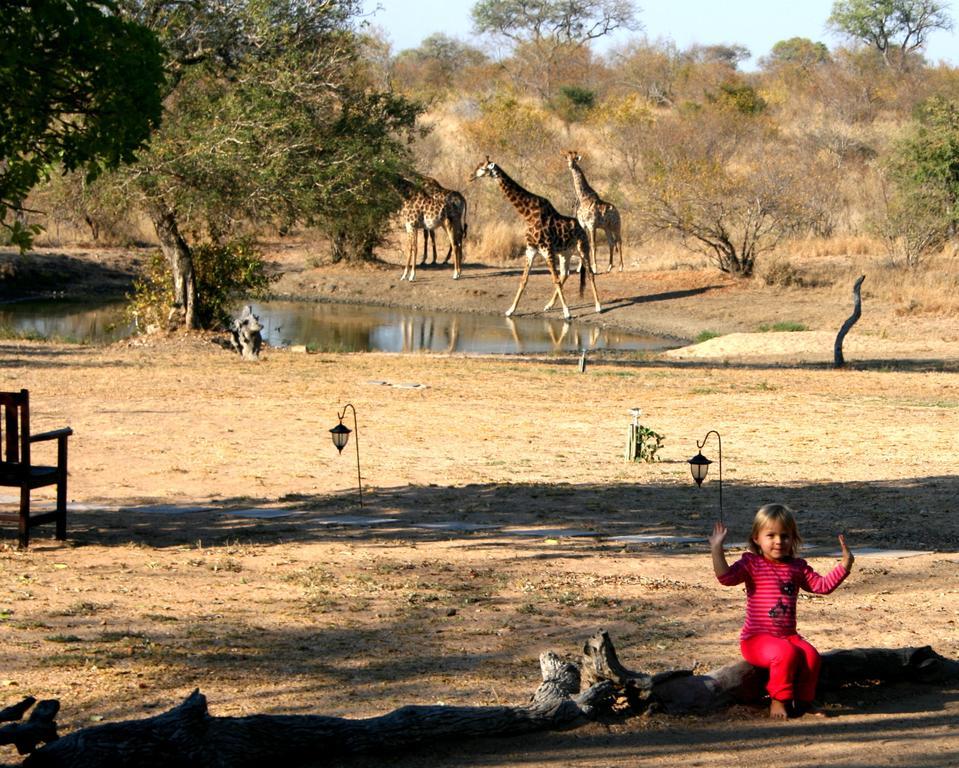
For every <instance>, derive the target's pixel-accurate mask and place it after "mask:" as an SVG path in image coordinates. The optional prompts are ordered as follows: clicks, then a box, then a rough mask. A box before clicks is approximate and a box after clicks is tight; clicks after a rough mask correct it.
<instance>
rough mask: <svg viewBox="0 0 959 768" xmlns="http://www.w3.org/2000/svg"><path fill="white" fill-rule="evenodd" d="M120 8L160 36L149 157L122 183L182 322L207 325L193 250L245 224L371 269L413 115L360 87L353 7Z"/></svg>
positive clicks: (278, 0)
mask: <svg viewBox="0 0 959 768" xmlns="http://www.w3.org/2000/svg"><path fill="white" fill-rule="evenodd" d="M122 2H123V7H124V8H125V10H126V12H127V13H128V14H129V15H130V16H131V17H132V18H135V19H138V20H140V21H143V22H145V23H148V24H150V25H151V27H153V28H155V29H156V32H157V34H158V36H159V37H160V39H161V41H162V42H163V44H164V46H165V47H166V51H167V55H168V62H169V64H168V71H169V79H170V83H171V89H170V92H169V94H168V95H167V98H166V100H165V107H166V112H165V115H164V122H163V127H162V129H161V130H160V131H158V132H157V134H156V135H155V136H154V138H153V140H152V142H151V146H150V152H149V153H146V154H144V155H143V156H142V157H141V159H140V162H139V163H138V164H137V165H136V166H135V167H134V168H133V169H132V172H131V173H129V174H126V175H125V176H124V178H123V179H120V180H118V182H117V183H123V184H126V185H128V186H129V187H130V188H131V189H135V190H136V191H137V192H138V194H139V195H140V198H141V200H142V202H143V205H144V208H145V210H146V211H147V213H148V214H149V216H150V218H151V220H152V222H153V225H154V229H155V230H156V233H157V237H158V238H159V241H160V246H161V249H162V251H163V253H164V255H165V257H166V259H167V262H168V263H169V265H170V272H171V276H172V285H173V293H172V302H173V304H174V306H175V307H176V308H177V310H178V313H179V315H180V317H181V318H182V323H183V324H184V325H185V326H186V327H189V328H193V327H198V326H200V325H202V324H203V323H204V322H205V318H208V317H209V313H207V312H206V311H205V310H204V308H203V307H202V306H201V305H202V303H203V301H204V300H205V297H204V296H203V295H202V294H201V292H200V288H201V286H200V284H199V282H198V280H197V274H196V272H197V270H196V265H195V261H194V255H193V248H192V247H191V242H193V243H197V242H203V241H204V238H205V239H206V241H209V242H212V243H217V242H219V241H221V240H223V239H226V238H228V237H231V236H232V235H233V234H234V233H235V231H236V230H237V228H238V226H239V225H240V224H241V223H247V222H250V223H253V224H254V225H256V224H259V223H264V222H276V223H279V224H281V225H285V226H289V225H291V224H292V223H295V222H302V223H305V224H307V225H313V226H316V227H318V228H319V229H320V230H321V232H323V233H324V234H326V235H327V236H328V237H329V240H330V243H331V249H332V255H333V257H334V259H363V258H372V249H373V247H374V246H375V245H376V244H377V243H378V242H379V238H380V237H381V236H382V235H381V233H382V232H383V231H384V224H385V220H386V218H387V217H388V216H389V214H390V213H391V212H392V211H393V210H395V209H396V208H397V207H398V206H399V204H400V199H399V196H398V195H397V193H396V192H395V191H394V190H393V187H392V182H393V180H394V179H395V178H396V176H397V175H400V174H402V173H405V172H407V171H408V168H409V165H410V155H409V150H408V149H407V142H406V139H407V138H408V137H409V136H410V135H411V132H412V131H413V130H414V127H415V121H416V118H417V116H418V114H419V110H420V108H419V107H418V106H417V105H416V104H413V103H411V102H409V101H406V100H404V99H402V98H400V97H397V96H395V95H393V94H391V93H389V92H383V91H378V90H376V88H374V87H373V86H372V85H371V84H370V83H369V81H368V79H367V77H366V70H365V68H364V66H363V64H362V62H361V61H360V60H359V56H358V51H359V47H360V45H359V43H360V40H359V38H358V36H357V35H356V33H355V31H354V30H353V28H352V26H351V24H352V19H353V18H354V16H356V15H357V14H358V13H359V10H360V3H359V1H358V0H299V1H298V2H289V1H288V0H233V1H232V2H230V3H226V4H218V5H216V6H215V7H214V6H213V5H211V4H209V3H207V2H203V1H202V0H122Z"/></svg>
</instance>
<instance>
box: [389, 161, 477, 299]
mask: <svg viewBox="0 0 959 768" xmlns="http://www.w3.org/2000/svg"><path fill="white" fill-rule="evenodd" d="M397 186H398V188H399V192H400V195H401V196H402V197H403V206H402V208H400V220H401V221H402V222H403V227H404V229H406V236H407V239H406V265H405V266H404V267H403V274H402V276H401V277H400V280H406V279H407V276H409V281H410V282H413V280H414V278H415V277H416V241H417V232H418V230H420V229H423V230H425V231H426V232H430V231H431V230H434V229H436V228H437V227H443V228H444V229H445V230H446V234H447V236H448V237H449V239H450V249H451V250H452V253H453V279H454V280H458V279H459V276H460V266H461V264H462V259H463V233H464V232H463V217H464V216H465V213H466V206H465V200H464V205H463V206H462V208H458V207H456V203H455V202H454V204H453V206H451V205H450V202H449V195H450V194H451V193H453V190H448V189H444V188H443V187H442V186H440V184H439V182H437V181H435V180H434V179H427V178H425V177H424V178H421V179H418V180H417V181H410V180H409V179H404V178H400V179H399V181H398V183H397ZM453 194H456V195H459V193H458V192H456V193H453ZM459 196H460V197H462V195H459ZM454 208H455V210H454Z"/></svg>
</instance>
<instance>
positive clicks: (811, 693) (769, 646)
mask: <svg viewBox="0 0 959 768" xmlns="http://www.w3.org/2000/svg"><path fill="white" fill-rule="evenodd" d="M739 647H740V648H741V649H742V653H743V658H744V659H745V660H746V661H748V662H749V663H750V664H752V665H753V666H754V667H763V668H765V669H768V670H769V683H768V685H767V686H766V690H767V691H769V695H770V696H771V697H772V698H774V699H777V700H779V701H793V700H795V701H812V700H813V699H815V698H816V683H818V682H819V666H820V663H821V662H820V659H819V651H817V650H816V649H815V648H813V647H812V646H811V645H810V644H809V643H808V642H806V641H805V640H803V639H802V638H801V637H800V636H799V635H792V636H790V637H773V636H772V635H755V636H754V637H751V638H749V639H748V640H743V641H742V642H741V643H740V644H739Z"/></svg>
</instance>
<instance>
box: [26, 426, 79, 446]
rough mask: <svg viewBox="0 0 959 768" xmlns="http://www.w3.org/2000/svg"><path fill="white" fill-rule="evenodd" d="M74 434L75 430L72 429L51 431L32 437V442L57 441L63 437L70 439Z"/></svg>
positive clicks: (64, 428)
mask: <svg viewBox="0 0 959 768" xmlns="http://www.w3.org/2000/svg"><path fill="white" fill-rule="evenodd" d="M72 434H73V430H72V429H71V428H70V427H62V428H61V429H51V430H50V431H49V432H41V433H40V434H38V435H30V442H31V443H39V442H40V441H41V440H56V439H58V438H61V437H70V435H72Z"/></svg>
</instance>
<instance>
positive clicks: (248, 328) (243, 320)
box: [230, 304, 263, 360]
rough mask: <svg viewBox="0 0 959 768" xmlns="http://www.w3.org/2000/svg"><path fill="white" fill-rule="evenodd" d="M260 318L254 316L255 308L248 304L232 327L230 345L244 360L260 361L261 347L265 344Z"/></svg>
mask: <svg viewBox="0 0 959 768" xmlns="http://www.w3.org/2000/svg"><path fill="white" fill-rule="evenodd" d="M262 330H263V326H262V325H260V318H259V317H257V316H256V315H254V314H253V307H251V306H250V305H249V304H247V305H246V306H245V307H243V312H241V313H240V316H239V317H238V318H237V319H236V320H234V321H233V324H232V325H231V326H230V344H231V345H232V347H233V349H235V350H236V351H237V352H238V353H239V354H240V357H242V358H243V359H244V360H259V359H260V346H261V345H262V344H263V336H262V335H261V333H260V332H261V331H262Z"/></svg>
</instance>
